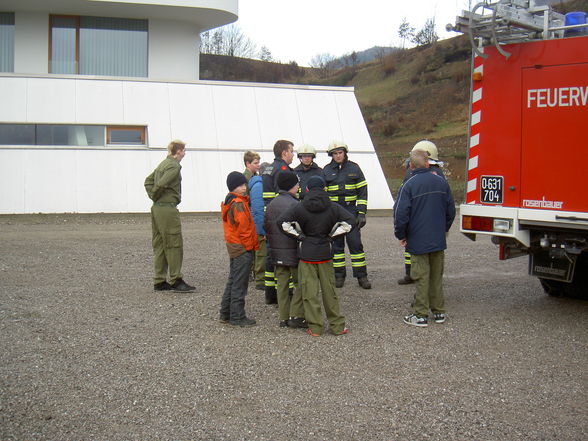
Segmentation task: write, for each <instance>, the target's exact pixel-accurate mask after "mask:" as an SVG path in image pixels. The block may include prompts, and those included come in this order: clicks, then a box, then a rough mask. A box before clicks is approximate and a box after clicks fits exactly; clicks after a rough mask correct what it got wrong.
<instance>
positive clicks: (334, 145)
mask: <svg viewBox="0 0 588 441" xmlns="http://www.w3.org/2000/svg"><path fill="white" fill-rule="evenodd" d="M335 150H345V153H349V148H348V147H347V144H345V143H344V142H343V141H331V143H330V144H329V147H328V149H327V154H328V155H329V156H333V152H334V151H335Z"/></svg>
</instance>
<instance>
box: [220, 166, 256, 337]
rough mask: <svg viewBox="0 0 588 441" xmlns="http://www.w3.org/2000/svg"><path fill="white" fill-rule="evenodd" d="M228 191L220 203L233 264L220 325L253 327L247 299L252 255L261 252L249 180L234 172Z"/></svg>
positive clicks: (224, 297) (221, 309) (230, 177)
mask: <svg viewBox="0 0 588 441" xmlns="http://www.w3.org/2000/svg"><path fill="white" fill-rule="evenodd" d="M227 187H228V189H229V194H227V197H226V198H225V201H224V202H223V203H221V214H222V219H223V228H224V231H225V242H226V243H227V251H228V252H229V258H230V260H231V262H230V266H229V279H228V281H227V285H226V287H225V292H224V293H223V298H222V300H221V307H220V321H221V322H222V323H229V324H231V325H234V326H253V325H255V320H253V319H250V318H248V317H247V315H246V314H245V296H246V295H247V286H248V284H249V273H250V272H251V263H252V261H253V251H254V250H258V249H259V242H258V240H257V232H256V230H255V223H254V222H253V217H252V216H251V209H250V208H249V197H248V196H247V178H245V175H243V173H239V172H236V171H234V172H231V173H229V175H228V176H227Z"/></svg>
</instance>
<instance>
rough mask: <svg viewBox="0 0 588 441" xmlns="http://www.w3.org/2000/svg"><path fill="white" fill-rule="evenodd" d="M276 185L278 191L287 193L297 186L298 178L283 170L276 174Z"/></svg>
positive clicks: (294, 174) (292, 173)
mask: <svg viewBox="0 0 588 441" xmlns="http://www.w3.org/2000/svg"><path fill="white" fill-rule="evenodd" d="M277 184H278V189H279V190H284V191H289V190H290V189H291V188H293V187H294V186H295V185H296V184H298V176H296V173H294V172H291V171H290V170H284V171H281V172H279V173H278V177H277Z"/></svg>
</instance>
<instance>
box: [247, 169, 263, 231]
mask: <svg viewBox="0 0 588 441" xmlns="http://www.w3.org/2000/svg"><path fill="white" fill-rule="evenodd" d="M249 200H250V201H251V214H252V215H253V221H254V222H255V230H256V231H257V234H258V235H260V236H265V230H264V228H263V216H264V211H265V203H264V202H263V181H262V178H261V176H259V175H255V176H252V177H251V179H249Z"/></svg>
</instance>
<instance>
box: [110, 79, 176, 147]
mask: <svg viewBox="0 0 588 441" xmlns="http://www.w3.org/2000/svg"><path fill="white" fill-rule="evenodd" d="M122 83H123V108H124V120H123V121H121V124H129V125H136V124H138V125H147V126H148V127H149V144H150V145H151V146H153V147H165V146H167V144H168V143H169V141H170V139H171V138H172V134H171V128H170V122H169V114H170V112H169V109H170V102H169V87H168V84H167V83H153V82H148V81H122Z"/></svg>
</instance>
